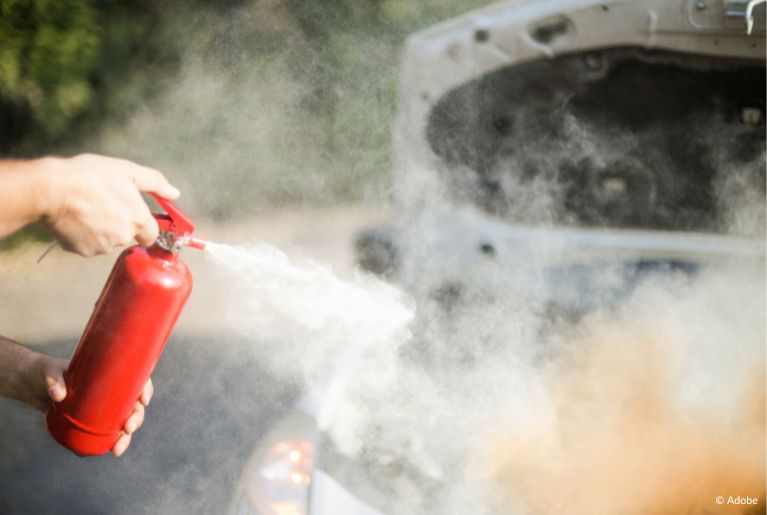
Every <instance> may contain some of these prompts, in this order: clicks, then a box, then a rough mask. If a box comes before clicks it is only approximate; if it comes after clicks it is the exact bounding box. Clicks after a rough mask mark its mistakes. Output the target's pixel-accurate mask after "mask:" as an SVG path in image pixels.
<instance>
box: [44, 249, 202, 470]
mask: <svg viewBox="0 0 767 515" xmlns="http://www.w3.org/2000/svg"><path fill="white" fill-rule="evenodd" d="M191 291H192V275H191V273H190V272H189V269H188V268H187V267H186V265H185V264H184V263H183V261H181V260H180V259H179V258H178V255H177V254H174V253H171V252H168V251H166V250H163V249H161V248H159V247H158V246H157V245H154V246H152V247H151V248H149V249H145V248H143V247H141V246H138V245H136V246H133V247H130V248H128V249H126V250H125V251H124V252H123V253H122V254H121V255H120V257H119V258H118V259H117V262H116V263H115V265H114V268H113V269H112V272H111V274H110V276H109V279H108V280H107V283H106V285H105V286H104V289H103V291H102V292H101V296H100V297H99V300H98V301H97V302H96V307H95V309H94V311H93V314H92V315H91V318H90V321H89V322H88V325H87V326H86V328H85V332H84V333H83V335H82V338H81V339H80V342H79V344H78V346H77V349H76V350H75V353H74V355H73V356H72V360H71V361H70V363H69V366H68V367H67V370H66V372H65V374H64V380H65V381H66V385H67V396H66V398H65V399H64V400H63V401H62V402H60V403H52V404H51V407H50V408H49V409H48V413H47V415H46V425H47V427H48V431H49V432H50V433H51V435H52V436H53V437H54V438H55V439H56V440H57V441H58V442H59V443H60V444H62V445H63V446H65V447H67V448H69V449H70V450H72V451H73V452H75V453H76V454H78V455H81V456H93V455H99V454H104V453H106V452H109V450H110V449H111V448H112V447H113V446H114V444H115V442H117V439H118V438H119V437H120V434H121V430H122V427H123V425H124V424H125V422H126V420H127V419H128V417H129V416H130V414H131V412H132V410H133V407H134V405H135V403H136V401H137V400H138V399H139V397H140V395H141V392H142V389H143V387H144V384H145V383H146V381H147V379H148V378H149V376H150V374H151V373H152V370H153V369H154V366H155V364H156V363H157V360H158V359H159V358H160V354H161V353H162V351H163V349H164V347H165V344H166V342H167V340H168V337H169V336H170V333H171V331H172V329H173V326H174V324H175V323H176V320H177V318H178V316H179V314H180V313H181V310H182V308H183V307H184V304H185V303H186V300H187V298H188V297H189V294H190V293H191Z"/></svg>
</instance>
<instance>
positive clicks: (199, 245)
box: [187, 236, 208, 250]
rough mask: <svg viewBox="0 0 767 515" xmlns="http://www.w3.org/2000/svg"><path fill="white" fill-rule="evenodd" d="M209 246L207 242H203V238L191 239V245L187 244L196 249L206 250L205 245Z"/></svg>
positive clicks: (193, 237)
mask: <svg viewBox="0 0 767 515" xmlns="http://www.w3.org/2000/svg"><path fill="white" fill-rule="evenodd" d="M207 244H208V241H207V240H203V239H202V238H197V237H195V236H192V237H191V238H190V239H189V243H187V246H188V247H192V248H195V249H200V250H205V245H207Z"/></svg>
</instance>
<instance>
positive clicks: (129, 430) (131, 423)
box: [123, 402, 144, 435]
mask: <svg viewBox="0 0 767 515" xmlns="http://www.w3.org/2000/svg"><path fill="white" fill-rule="evenodd" d="M143 423H144V405H143V404H141V403H140V402H137V403H136V406H134V408H133V413H131V416H130V417H128V420H127V421H126V422H125V426H123V431H125V434H129V435H132V434H133V433H134V432H135V431H136V430H137V429H138V428H139V427H141V424H143Z"/></svg>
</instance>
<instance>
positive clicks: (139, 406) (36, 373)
mask: <svg viewBox="0 0 767 515" xmlns="http://www.w3.org/2000/svg"><path fill="white" fill-rule="evenodd" d="M68 363H69V362H68V361H67V360H65V359H60V358H54V357H51V356H47V355H45V354H38V355H37V357H36V359H35V361H34V365H33V366H32V367H31V369H30V372H29V375H30V377H29V378H28V380H29V383H30V386H31V388H30V395H29V397H28V398H26V399H22V400H24V401H25V402H27V403H28V404H30V405H31V406H32V407H34V408H35V409H38V410H40V411H42V412H43V413H45V411H47V409H48V407H49V406H50V403H51V400H53V401H54V402H61V401H63V400H64V399H65V398H66V396H67V387H66V384H65V383H64V371H65V370H66V368H67V364H68ZM153 394H154V385H153V384H152V379H149V380H148V381H147V382H146V384H145V385H144V389H143V391H142V392H141V396H140V397H139V400H138V401H137V402H136V405H135V406H134V407H133V412H131V414H130V416H129V417H128V420H126V421H125V425H123V430H122V434H121V435H120V438H119V439H118V440H117V442H116V443H115V444H114V446H113V447H112V454H114V455H115V456H117V457H120V456H122V454H123V453H124V452H125V450H126V449H127V448H128V446H129V445H130V441H131V437H132V436H133V433H135V432H136V430H137V429H138V428H139V427H141V424H142V423H143V422H144V408H145V407H146V406H149V401H150V400H151V399H152V395H153Z"/></svg>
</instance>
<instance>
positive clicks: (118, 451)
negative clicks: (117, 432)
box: [112, 433, 131, 458]
mask: <svg viewBox="0 0 767 515" xmlns="http://www.w3.org/2000/svg"><path fill="white" fill-rule="evenodd" d="M130 439H131V435H129V434H125V433H123V434H122V436H120V438H119V439H118V440H117V442H116V443H115V444H114V446H113V447H112V454H114V455H115V456H116V457H117V458H119V457H120V456H122V455H123V453H124V452H125V449H127V448H128V446H129V445H130Z"/></svg>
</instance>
